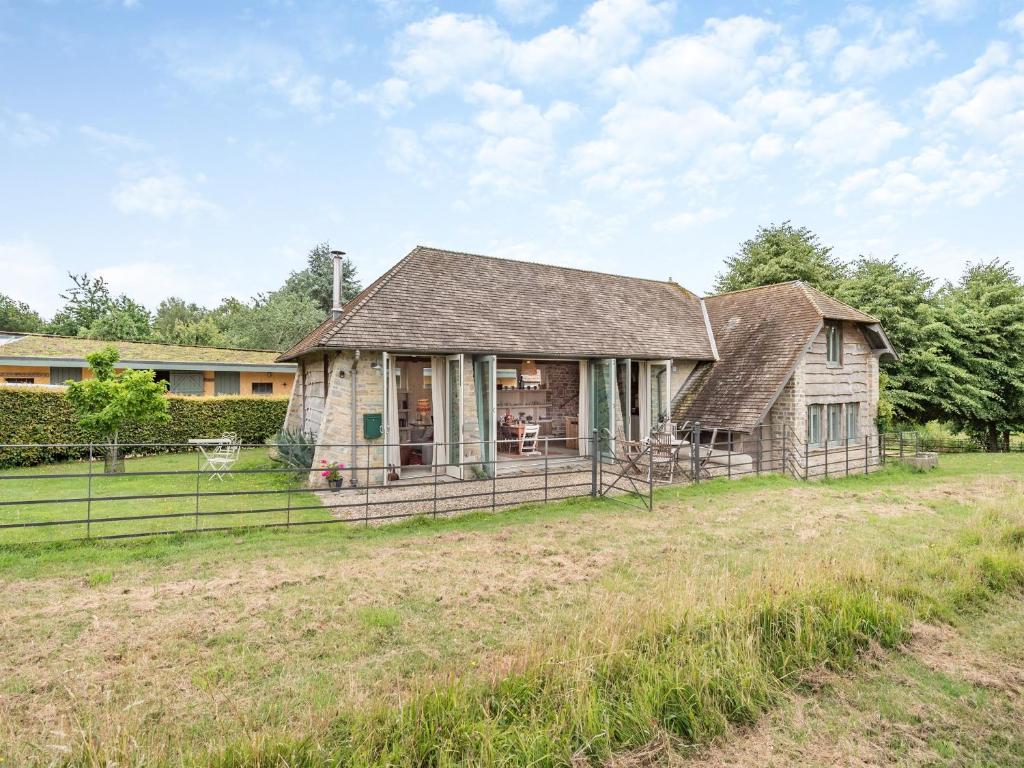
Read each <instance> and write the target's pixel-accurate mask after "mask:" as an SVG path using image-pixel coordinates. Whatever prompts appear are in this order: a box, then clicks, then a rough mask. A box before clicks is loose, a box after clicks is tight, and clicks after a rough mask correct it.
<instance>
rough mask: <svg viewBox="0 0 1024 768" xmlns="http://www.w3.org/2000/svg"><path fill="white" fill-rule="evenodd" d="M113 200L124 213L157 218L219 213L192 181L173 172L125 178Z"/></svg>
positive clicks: (116, 206)
mask: <svg viewBox="0 0 1024 768" xmlns="http://www.w3.org/2000/svg"><path fill="white" fill-rule="evenodd" d="M200 180H201V179H200ZM112 199H113V202H114V207H115V208H117V210H119V211H120V212H121V213H125V214H132V213H144V214H148V215H150V216H155V217H156V218H158V219H167V218H170V217H172V216H177V215H181V214H189V213H201V212H216V211H218V210H219V208H218V207H217V206H216V205H214V204H213V203H211V202H209V201H208V200H206V199H204V198H203V197H202V196H200V195H199V193H198V192H196V191H195V190H194V189H193V184H192V182H190V181H189V180H188V179H186V178H185V177H183V176H180V175H178V174H176V173H170V172H160V173H154V174H147V175H142V176H137V177H135V178H131V179H126V180H125V181H123V182H122V183H121V184H120V185H119V186H118V187H117V189H115V190H114V192H113V195H112Z"/></svg>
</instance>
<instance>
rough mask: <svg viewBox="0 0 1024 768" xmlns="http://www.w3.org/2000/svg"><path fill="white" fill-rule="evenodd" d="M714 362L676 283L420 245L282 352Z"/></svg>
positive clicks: (693, 307) (690, 299) (699, 311)
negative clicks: (351, 351)
mask: <svg viewBox="0 0 1024 768" xmlns="http://www.w3.org/2000/svg"><path fill="white" fill-rule="evenodd" d="M324 349H366V350H377V349H381V350H390V351H394V352H433V353H443V352H470V353H494V354H499V355H523V356H536V357H542V356H547V357H633V358H657V359H665V358H688V359H691V360H713V359H715V352H714V343H713V341H712V339H711V337H710V335H709V333H708V327H707V323H706V322H705V318H704V308H703V305H702V302H701V299H700V297H698V296H697V295H696V294H694V293H691V292H690V291H687V290H685V289H684V288H682V287H680V286H679V285H677V284H676V283H673V282H662V281H659V280H644V279H641V278H636V277H620V276H618V275H609V274H604V273H601V272H590V271H586V270H581V269H570V268H567V267H556V266H551V265H547V264H536V263H533V262H526V261H516V260H512V259H499V258H494V257H490V256H478V255H475V254H469V253H458V252H455V251H445V250H440V249H437V248H425V247H423V246H418V247H416V248H415V249H413V250H412V251H411V252H410V253H409V255H408V256H406V257H405V258H404V259H402V260H401V261H400V262H398V263H397V264H396V265H395V266H394V267H392V268H391V269H390V270H388V271H387V272H386V273H385V274H384V275H382V276H381V277H380V278H379V279H378V280H376V281H375V282H374V283H373V284H372V285H370V286H369V287H368V288H366V289H365V290H364V291H363V292H362V293H360V294H359V295H358V296H356V297H355V298H354V299H353V300H352V301H350V302H349V303H348V304H346V305H345V307H344V308H343V309H342V312H341V315H340V317H338V318H329V319H327V320H325V321H324V322H323V323H322V324H321V325H320V326H319V327H318V328H317V329H316V330H314V331H313V332H312V333H310V334H309V335H308V336H306V338H304V339H303V340H302V341H300V342H299V343H298V344H296V345H295V346H294V347H292V348H291V349H289V350H288V351H287V352H285V353H284V354H283V355H281V357H280V359H281V360H293V359H295V358H297V357H299V356H300V355H303V354H305V353H307V352H310V351H313V350H324Z"/></svg>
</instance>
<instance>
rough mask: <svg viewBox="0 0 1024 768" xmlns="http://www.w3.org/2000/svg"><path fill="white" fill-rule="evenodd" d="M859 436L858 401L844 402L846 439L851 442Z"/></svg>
mask: <svg viewBox="0 0 1024 768" xmlns="http://www.w3.org/2000/svg"><path fill="white" fill-rule="evenodd" d="M859 437H860V403H847V404H846V439H847V440H848V441H850V442H851V443H852V442H853V441H854V440H857V439H858V438H859Z"/></svg>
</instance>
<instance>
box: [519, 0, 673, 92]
mask: <svg viewBox="0 0 1024 768" xmlns="http://www.w3.org/2000/svg"><path fill="white" fill-rule="evenodd" d="M671 9H672V6H671V5H669V4H668V3H652V2H648V0H597V2H595V3H593V4H592V5H590V6H589V7H588V8H587V9H586V10H585V11H584V12H583V14H582V16H581V17H580V19H579V21H578V22H577V24H576V25H575V26H572V27H569V26H561V27H556V28H555V29H552V30H550V31H548V32H545V33H544V34H542V35H538V36H537V37H535V38H533V39H532V40H527V41H525V42H523V43H519V44H516V45H515V46H513V47H512V48H511V51H510V54H511V61H510V68H511V71H512V73H513V74H514V75H515V76H516V77H518V78H519V79H521V80H522V81H524V82H536V81H542V80H543V81H551V80H566V79H572V78H578V77H579V76H581V75H584V74H586V73H589V72H597V71H601V70H604V69H607V68H608V67H610V66H611V65H614V64H617V63H618V62H621V61H623V60H624V59H626V58H627V57H628V56H630V55H631V54H633V53H635V52H636V50H637V49H638V48H639V46H640V44H641V43H642V41H643V39H644V38H645V37H646V36H648V35H652V34H657V33H660V32H664V31H666V30H667V28H668V21H669V14H670V12H671Z"/></svg>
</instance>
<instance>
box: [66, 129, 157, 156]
mask: <svg viewBox="0 0 1024 768" xmlns="http://www.w3.org/2000/svg"><path fill="white" fill-rule="evenodd" d="M78 132H79V133H80V134H82V135H83V136H85V137H86V138H87V139H89V140H90V141H91V142H92V143H93V144H94V145H96V146H97V147H99V148H100V149H106V150H118V151H126V152H145V151H146V150H149V149H151V147H150V145H149V144H147V143H146V142H144V141H142V140H141V139H137V138H135V137H134V136H129V135H128V134H125V133H114V132H112V131H104V130H101V129H99V128H96V127H94V126H91V125H80V126H78Z"/></svg>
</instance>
